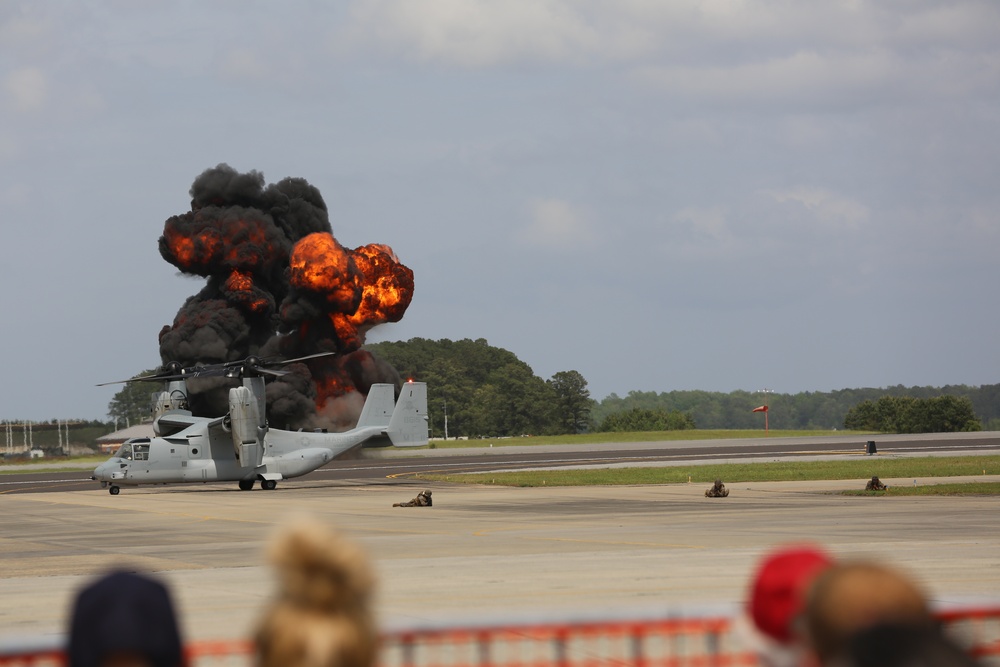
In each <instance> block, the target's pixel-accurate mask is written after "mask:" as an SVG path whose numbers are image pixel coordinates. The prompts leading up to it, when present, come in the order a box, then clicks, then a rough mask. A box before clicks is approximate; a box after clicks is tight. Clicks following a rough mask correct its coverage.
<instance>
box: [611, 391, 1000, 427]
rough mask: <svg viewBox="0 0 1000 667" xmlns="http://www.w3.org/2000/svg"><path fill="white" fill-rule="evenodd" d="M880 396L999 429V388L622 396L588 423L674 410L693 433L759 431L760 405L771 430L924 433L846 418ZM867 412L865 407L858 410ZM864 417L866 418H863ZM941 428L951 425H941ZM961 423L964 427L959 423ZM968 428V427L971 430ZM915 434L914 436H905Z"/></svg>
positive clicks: (904, 422)
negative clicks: (939, 400)
mask: <svg viewBox="0 0 1000 667" xmlns="http://www.w3.org/2000/svg"><path fill="white" fill-rule="evenodd" d="M943 396H948V397H953V398H954V399H959V400H956V401H946V402H943V403H928V402H927V401H928V400H929V399H934V398H938V397H943ZM883 397H888V398H890V399H900V401H901V403H900V405H910V404H912V405H914V406H915V409H916V412H915V413H912V414H913V415H916V414H917V413H920V412H923V411H930V412H934V411H940V410H941V409H942V408H943V407H946V408H947V409H948V410H956V411H957V413H958V414H957V416H955V418H954V419H952V421H954V420H955V419H963V417H962V415H965V417H964V419H968V418H970V417H969V413H971V418H972V419H975V420H978V422H979V423H980V425H981V426H982V428H985V429H987V430H1000V384H994V385H982V386H979V387H970V386H967V385H948V386H945V387H941V388H937V387H904V386H903V385H897V386H895V387H887V388H863V389H840V390H837V391H831V392H800V393H797V394H781V393H772V394H768V395H764V394H761V393H758V392H748V391H733V392H730V393H722V392H710V391H670V392H661V393H657V392H652V391H649V392H642V391H632V392H629V393H628V394H627V395H626V396H624V397H619V396H618V395H616V394H611V395H610V396H608V397H607V398H605V399H604V400H602V401H600V402H599V403H598V404H597V405H596V406H595V407H594V410H593V413H592V415H593V418H594V420H595V422H596V423H598V424H600V423H601V421H602V420H603V419H605V418H606V417H607V416H608V415H611V414H614V413H616V412H621V411H623V410H630V409H633V408H644V409H655V410H665V411H668V412H670V411H674V410H676V411H679V412H682V413H685V414H688V415H690V416H691V418H692V419H693V420H694V422H695V424H697V426H698V428H703V429H748V428H762V427H763V422H764V416H763V414H761V413H759V412H758V413H754V412H752V410H753V409H754V408H756V407H760V406H761V405H763V404H764V403H765V402H766V403H767V405H768V408H769V413H768V421H769V426H770V427H771V428H773V429H789V430H790V429H809V430H833V429H842V428H860V430H871V431H889V432H895V431H896V428H918V427H919V428H923V426H920V425H919V423H918V421H917V420H916V417H915V416H914V417H911V418H907V419H909V421H907V419H902V418H900V419H896V420H895V421H883V422H873V421H870V420H869V421H866V422H864V423H866V424H867V425H865V426H859V424H860V423H862V422H859V421H858V420H857V419H856V418H854V419H852V420H851V422H850V423H847V422H846V419H847V417H848V415H849V413H851V411H852V409H855V408H856V407H857V406H860V405H862V404H864V403H866V402H877V401H879V400H880V399H882V398H883ZM861 409H862V410H867V408H861ZM865 414H867V413H865ZM942 423H943V425H945V426H949V425H950V424H951V422H949V421H948V420H944V421H943V422H942ZM963 423H964V422H963ZM970 428H971V426H970ZM905 432H919V431H905Z"/></svg>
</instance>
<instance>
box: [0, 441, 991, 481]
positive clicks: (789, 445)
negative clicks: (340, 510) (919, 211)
mask: <svg viewBox="0 0 1000 667" xmlns="http://www.w3.org/2000/svg"><path fill="white" fill-rule="evenodd" d="M872 437H873V438H875V436H872ZM875 439H876V440H877V446H878V452H879V455H880V456H887V457H893V456H945V455H952V454H974V453H989V452H994V451H1000V433H998V432H984V433H951V434H940V433H934V434H922V435H881V436H878V437H877V438H875ZM511 441H513V442H517V440H516V439H514V440H507V441H505V442H504V446H496V447H478V448H467V449H451V448H441V449H425V450H418V451H413V450H405V449H391V448H389V449H375V450H365V451H364V453H363V454H361V455H358V456H357V457H355V458H347V459H340V460H334V461H331V462H330V463H329V464H327V465H326V466H324V467H323V468H321V469H320V470H317V471H315V472H312V473H310V474H309V475H308V476H306V477H305V479H311V480H343V481H349V480H364V481H366V482H369V483H378V482H381V483H390V481H391V480H393V479H399V478H405V477H407V476H412V475H414V474H418V473H421V472H429V471H434V472H450V473H457V472H485V471H489V470H517V469H528V468H530V469H536V468H543V469H544V468H558V467H596V468H607V467H625V466H663V465H690V464H699V463H728V462H736V461H740V462H746V461H760V460H773V459H774V457H782V458H796V459H800V460H805V459H817V458H836V457H842V456H859V455H862V454H863V453H864V448H865V444H866V442H867V438H866V437H865V436H858V435H850V436H825V437H809V438H785V437H774V438H761V439H754V440H686V441H669V442H639V443H614V442H608V443H599V444H591V445H571V446H509V445H508V444H507V443H509V442H511ZM499 444H500V443H499V442H498V445H499ZM36 465H37V466H39V467H45V466H47V465H49V464H46V463H38V464H36ZM92 469H93V466H84V467H82V468H80V469H79V470H78V471H71V472H32V471H28V470H25V472H17V473H10V472H8V474H3V475H0V495H11V494H16V493H39V492H49V491H55V490H59V491H92V490H93V489H94V488H96V487H97V485H96V483H94V482H92V481H91V480H90V479H89V475H90V472H91V471H92ZM286 484H288V482H287V481H283V482H281V483H280V485H281V486H285V485H286ZM194 488H197V486H195V487H194Z"/></svg>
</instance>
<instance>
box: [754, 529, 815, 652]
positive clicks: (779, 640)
mask: <svg viewBox="0 0 1000 667" xmlns="http://www.w3.org/2000/svg"><path fill="white" fill-rule="evenodd" d="M832 564H833V559H832V558H831V557H830V556H829V555H827V554H826V553H825V552H824V551H822V550H821V549H819V548H817V547H814V546H809V545H795V546H785V547H780V548H778V549H776V550H775V551H772V552H771V553H770V554H768V555H766V556H765V557H764V558H763V559H762V560H761V561H760V564H759V565H758V566H757V571H756V572H755V573H754V575H753V578H752V579H751V580H750V591H749V595H748V598H747V607H746V612H747V614H746V617H745V618H743V619H741V623H742V625H741V626H740V628H741V631H742V632H741V634H743V635H744V638H745V639H746V640H747V642H748V643H749V644H750V645H751V648H752V649H753V651H754V653H756V655H757V657H758V659H759V660H760V662H761V664H762V665H767V666H768V667H792V666H797V665H800V664H801V663H802V658H803V655H804V654H805V646H804V644H803V643H802V641H801V637H800V633H799V628H800V626H801V623H802V614H803V612H804V611H805V603H806V595H807V593H808V591H809V585H810V584H811V583H812V582H813V581H814V580H815V578H816V577H817V576H819V574H820V573H821V572H823V571H824V570H826V569H827V568H829V567H830V566H831V565H832ZM747 619H749V622H747ZM748 626H749V627H748Z"/></svg>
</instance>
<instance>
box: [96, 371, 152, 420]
mask: <svg viewBox="0 0 1000 667" xmlns="http://www.w3.org/2000/svg"><path fill="white" fill-rule="evenodd" d="M155 372H156V371H155V370H148V371H143V372H142V373H137V374H136V375H133V376H132V377H138V376H140V375H150V374H152V373H155ZM159 388H160V384H159V383H158V382H126V383H125V384H124V385H122V388H121V390H119V391H118V393H117V394H115V395H114V397H113V398H112V399H111V402H110V403H108V417H109V418H110V419H111V420H112V421H114V420H118V421H119V422H121V423H120V424H119V428H124V426H125V424H129V425H133V424H139V423H141V422H142V421H143V420H144V419H149V417H150V412H149V408H150V405H151V404H152V394H153V392H155V391H156V390H158V389H159Z"/></svg>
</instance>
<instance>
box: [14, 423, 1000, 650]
mask: <svg viewBox="0 0 1000 667" xmlns="http://www.w3.org/2000/svg"><path fill="white" fill-rule="evenodd" d="M995 437H996V434H994V435H993V438H994V441H995ZM924 442H925V443H926V442H928V440H925V441H924ZM779 444H780V443H779ZM785 444H787V443H785ZM961 444H962V445H963V447H964V448H965V449H967V450H968V449H969V448H970V447H972V446H973V445H974V444H975V443H974V442H972V441H971V440H963V442H962V443H961ZM987 444H989V443H987ZM754 445H756V443H754ZM754 445H751V446H754ZM658 446H660V447H662V443H660V444H659V445H658ZM701 446H706V447H710V446H709V445H699V446H698V447H701ZM908 446H910V445H908ZM930 446H931V445H926V444H925V445H924V447H925V448H929V447H930ZM934 446H938V445H934ZM628 447H629V450H628V451H630V452H636V453H637V454H636V455H637V456H640V455H642V456H644V455H646V454H648V451H649V450H648V449H646V448H645V447H636V446H633V445H629V446H628ZM654 449H655V447H654ZM696 449H697V447H694V446H693V447H691V448H689V450H688V451H686V452H684V454H685V456H687V457H692V458H696V457H697V454H696V452H695V451H694V450H696ZM890 449H891V447H890V446H889V444H888V442H886V443H885V444H884V445H882V444H881V443H880V448H879V451H880V454H879V455H880V456H881V455H883V454H882V453H881V452H885V454H884V455H885V456H893V455H903V453H902V452H900V453H898V454H892V453H891V452H890ZM446 451H447V450H434V451H433V453H432V454H429V455H428V456H426V457H424V458H425V459H426V462H427V463H428V464H432V465H435V466H440V465H442V463H444V462H447V461H449V460H450V457H454V456H456V455H455V454H451V453H444V452H446ZM846 451H853V453H850V454H846V455H858V453H857V450H856V449H853V450H846ZM972 451H976V450H975V449H973V450H972ZM676 453H677V452H674V454H676ZM715 453H718V452H717V451H716V452H715ZM535 454H536V455H538V456H544V457H551V456H552V453H550V452H535ZM730 454H731V455H733V456H739V454H738V453H736V452H727V455H730ZM767 455H769V456H770V455H774V454H767ZM800 455H802V456H808V455H809V454H800ZM828 455H829V454H828ZM475 456H486V454H477V455H475ZM520 456H522V453H519V452H510V453H508V456H507V461H506V462H505V463H506V464H509V463H510V462H511V458H512V457H520ZM576 456H577V461H576V462H575V463H576V464H583V463H581V462H580V459H582V458H586V456H583V455H582V454H581V453H580V452H577V453H576ZM588 456H589V457H590V458H595V457H596V458H600V457H606V456H607V453H606V452H603V453H600V452H599V453H598V454H596V455H595V454H594V453H593V452H590V453H588ZM463 458H465V459H466V460H465V461H464V462H463V461H458V462H456V463H457V464H462V463H464V464H465V465H469V463H470V462H469V460H468V457H463ZM407 462H410V463H407ZM411 463H412V461H411V459H410V458H409V457H407V458H401V459H396V458H391V459H388V458H387V459H386V460H381V461H353V462H352V461H348V462H344V463H343V464H341V465H342V466H347V468H346V469H345V468H335V469H336V470H339V472H337V473H333V474H331V476H329V477H327V476H324V475H326V473H323V474H315V473H314V474H313V475H309V476H307V477H304V478H301V479H300V480H288V481H284V482H282V484H281V485H280V486H279V488H278V489H277V490H276V491H272V492H265V491H259V490H255V491H252V492H241V491H239V490H237V489H236V488H235V487H234V486H233V485H230V484H207V485H199V486H198V487H194V488H192V487H182V486H168V487H140V488H138V489H131V488H129V489H125V490H123V491H122V493H121V495H118V496H111V495H109V494H108V493H107V492H103V491H101V490H100V489H99V488H96V485H94V483H93V482H89V480H88V481H87V483H88V484H89V486H87V487H85V490H76V491H73V490H61V489H60V487H59V485H58V484H59V483H58V482H55V483H51V484H38V483H36V484H34V486H36V487H39V490H43V491H44V492H37V493H8V491H7V490H6V489H4V490H3V491H2V493H0V498H2V499H0V504H2V507H3V512H2V513H0V535H2V538H3V539H2V540H0V556H2V561H0V562H2V563H3V567H2V568H0V600H2V601H3V602H2V603H0V638H2V637H12V636H14V637H25V636H38V635H45V634H59V633H61V632H62V631H63V629H64V626H65V620H66V610H67V608H68V605H69V603H70V600H71V599H72V595H73V592H74V591H75V590H76V589H77V588H78V587H79V586H80V585H81V584H82V583H84V582H85V581H87V580H88V579H89V578H90V576H92V575H93V574H94V573H97V572H102V571H104V570H106V569H108V568H110V567H114V566H121V567H127V568H139V569H143V570H147V571H153V572H156V573H158V575H159V576H161V577H162V578H163V579H165V580H166V581H167V582H168V584H169V585H170V586H171V587H172V589H173V591H174V594H175V596H176V598H177V601H178V603H179V607H180V610H181V615H182V618H183V624H184V630H185V634H186V636H187V637H188V638H189V639H211V638H227V637H244V636H246V635H247V634H248V633H249V631H250V629H251V628H252V626H253V624H254V622H255V619H256V618H257V616H258V614H259V613H260V611H261V610H262V609H264V607H265V605H266V604H267V599H268V596H269V594H270V591H271V587H272V581H271V574H270V570H269V569H268V568H267V567H266V565H265V564H264V561H263V557H262V551H263V548H264V546H265V544H266V543H267V542H268V540H270V539H271V536H272V535H273V533H274V531H275V529H276V528H277V527H279V526H281V525H282V524H283V523H285V522H286V521H287V520H288V518H289V517H291V516H294V515H296V514H301V513H307V514H309V515H312V516H315V517H317V518H319V519H320V520H321V521H324V522H326V523H328V524H330V525H332V526H335V527H338V528H339V529H341V530H344V531H345V532H347V533H348V534H349V535H350V536H352V537H354V538H355V539H357V540H358V541H360V542H361V543H362V544H363V546H364V547H365V548H366V549H367V550H368V551H369V553H370V554H371V556H372V558H373V560H374V563H375V566H376V569H377V572H378V575H379V581H380V591H379V596H378V601H377V609H378V613H379V617H380V619H381V621H382V622H383V623H409V622H417V621H426V620H434V619H441V618H470V617H475V616H481V615H490V616H496V615H506V616H507V617H508V618H523V617H524V615H525V614H531V615H537V614H544V613H549V612H552V613H559V614H565V613H580V612H581V611H586V612H591V613H593V612H600V611H601V610H608V611H609V612H611V611H615V612H618V611H621V610H625V609H648V608H650V607H655V608H661V609H675V608H680V607H684V608H691V607H692V606H695V607H703V606H706V605H707V606H710V607H712V608H714V609H719V608H723V609H732V608H733V607H734V606H735V605H738V604H739V602H740V601H741V600H742V599H743V598H744V594H745V587H746V582H747V579H748V577H749V576H750V573H751V571H752V569H753V567H754V565H755V563H756V562H757V560H758V558H759V557H760V556H761V554H763V553H764V552H766V551H767V550H768V549H770V548H772V547H773V546H774V545H776V544H781V543H786V542H789V541H802V540H808V541H815V542H818V543H820V544H822V545H825V546H826V547H827V548H829V549H830V550H831V551H832V552H834V553H835V554H837V555H838V556H870V557H874V558H878V559H880V560H884V561H887V562H889V563H891V564H894V565H896V566H898V567H901V568H903V569H905V570H906V571H908V572H910V573H912V574H913V575H914V576H915V577H917V578H918V580H919V581H920V582H921V583H922V584H923V585H924V586H925V588H926V589H927V591H928V592H929V594H930V595H931V596H932V597H933V598H934V599H935V601H937V602H938V603H954V602H968V601H972V600H979V599H982V598H983V597H984V596H985V597H989V598H991V599H992V600H994V601H996V600H997V599H998V597H1000V512H998V509H1000V502H998V499H997V498H994V497H925V498H904V497H891V496H885V497H846V496H841V495H835V494H833V493H832V492H834V491H836V490H838V489H844V488H858V484H859V483H862V484H863V480H857V481H855V482H852V481H840V482H808V483H806V482H780V483H779V482H775V483H755V484H741V485H737V486H731V487H730V490H731V494H730V497H729V498H725V499H709V498H705V497H704V490H705V488H707V487H706V485H698V484H693V485H688V484H679V485H664V486H633V487H596V488H541V489H513V488H495V487H464V486H457V485H447V484H435V485H432V486H431V488H432V489H433V490H434V500H435V506H434V507H432V508H393V507H392V503H393V502H398V501H401V500H408V499H409V498H412V497H413V496H414V495H415V494H416V491H418V490H419V489H420V488H422V486H423V483H420V482H413V481H408V480H406V479H405V478H403V479H399V478H396V479H386V477H385V475H386V473H387V471H389V470H396V471H398V470H399V469H400V467H401V466H404V465H410V464H411ZM527 463H531V464H532V465H539V464H538V462H537V461H534V462H526V464H527ZM350 466H354V467H353V468H351V467H350ZM341 475H343V476H341ZM80 476H81V475H78V477H77V479H79V477H80ZM7 477H9V476H8V475H4V476H3V478H4V479H6V478H7ZM983 479H989V480H993V481H996V480H1000V476H996V475H986V476H984V477H983ZM884 481H886V482H887V483H889V484H890V485H898V484H909V485H912V484H913V482H914V480H912V479H906V480H894V479H888V480H884ZM931 481H932V480H923V479H918V480H916V482H917V483H919V484H923V483H930V482H931ZM72 483H78V482H72Z"/></svg>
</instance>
